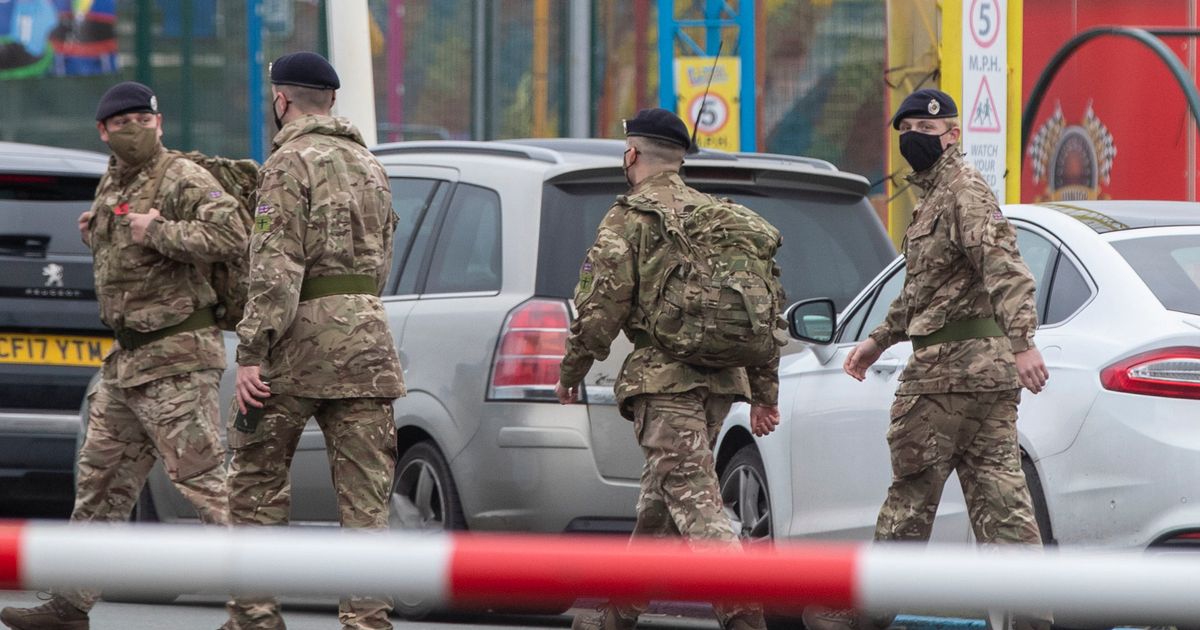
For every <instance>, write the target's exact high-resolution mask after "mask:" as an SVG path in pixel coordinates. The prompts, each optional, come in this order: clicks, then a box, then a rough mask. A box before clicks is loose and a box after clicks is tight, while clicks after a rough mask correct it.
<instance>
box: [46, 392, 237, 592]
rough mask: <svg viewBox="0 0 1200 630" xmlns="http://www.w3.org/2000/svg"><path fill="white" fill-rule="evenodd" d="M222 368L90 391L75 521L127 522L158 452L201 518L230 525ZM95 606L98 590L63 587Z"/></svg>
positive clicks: (76, 495) (73, 513) (77, 483)
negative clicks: (220, 398)
mask: <svg viewBox="0 0 1200 630" xmlns="http://www.w3.org/2000/svg"><path fill="white" fill-rule="evenodd" d="M220 378H221V373H220V371H219V370H199V371H196V372H186V373H184V374H178V375H175V376H167V377H164V378H160V379H156V380H153V381H150V382H149V383H145V384H143V385H138V386H136V387H127V388H121V387H117V386H116V384H115V383H113V382H111V381H107V380H101V381H100V383H99V384H98V386H97V387H96V389H95V390H94V391H93V392H92V393H91V394H90V395H89V396H88V402H89V406H88V427H87V435H86V436H85V438H84V441H83V447H82V448H81V449H80V451H79V474H78V475H77V482H76V490H75V509H74V510H73V511H72V512H71V520H72V521H127V520H129V516H130V514H131V513H132V512H133V508H134V505H135V504H136V503H137V500H138V496H139V495H140V494H141V492H142V487H143V486H144V485H145V483H146V476H147V475H148V474H149V473H150V468H151V467H152V466H153V465H154V461H155V457H156V456H157V458H158V459H160V460H161V461H162V464H163V468H165V469H166V471H167V476H168V477H170V479H171V481H172V482H173V483H174V484H175V487H176V488H178V489H179V491H180V492H181V493H183V496H184V497H186V498H187V499H188V501H190V502H191V504H192V505H193V506H194V507H195V508H196V512H197V513H198V514H199V516H200V520H201V521H203V522H205V523H208V524H215V525H228V524H229V493H228V485H227V483H226V478H225V465H224V464H225V448H224V446H223V445H222V441H221V434H220V422H221V414H220V403H219V402H218V393H217V389H218V382H219V381H220ZM55 594H56V595H59V596H61V597H63V598H65V599H66V600H67V601H69V602H71V604H73V605H74V606H75V607H76V608H79V609H80V610H83V611H88V610H91V608H92V607H93V606H94V605H95V604H96V600H98V599H99V597H100V593H99V592H98V591H94V590H89V589H75V590H63V591H56V593H55Z"/></svg>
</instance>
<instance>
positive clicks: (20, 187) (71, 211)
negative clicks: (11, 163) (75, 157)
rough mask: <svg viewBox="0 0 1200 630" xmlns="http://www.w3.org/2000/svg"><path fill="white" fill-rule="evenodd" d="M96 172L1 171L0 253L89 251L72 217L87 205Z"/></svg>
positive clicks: (95, 181) (76, 216)
mask: <svg viewBox="0 0 1200 630" xmlns="http://www.w3.org/2000/svg"><path fill="white" fill-rule="evenodd" d="M98 182H99V178H98V177H70V176H60V175H41V174H26V173H0V255H3V256H30V257H43V256H45V255H47V254H51V255H53V254H77V255H90V254H91V251H90V250H89V249H88V248H87V246H86V245H84V244H83V241H81V240H80V239H79V228H78V227H76V219H78V218H79V215H80V214H82V213H83V212H84V211H85V210H87V209H88V208H90V207H91V205H92V196H93V195H94V194H95V192H96V185H97V183H98Z"/></svg>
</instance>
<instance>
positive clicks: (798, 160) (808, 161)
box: [733, 151, 838, 171]
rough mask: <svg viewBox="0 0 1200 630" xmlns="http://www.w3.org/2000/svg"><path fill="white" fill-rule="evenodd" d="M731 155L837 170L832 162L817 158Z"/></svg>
mask: <svg viewBox="0 0 1200 630" xmlns="http://www.w3.org/2000/svg"><path fill="white" fill-rule="evenodd" d="M733 155H736V156H737V157H739V158H745V159H748V160H777V161H779V162H788V163H791V164H804V165H805V166H811V167H813V168H819V169H821V170H823V171H836V170H838V167H837V166H834V164H833V162H828V161H826V160H822V159H818V158H811V157H804V156H803V155H784V154H782V153H748V152H745V151H740V152H737V153H734V154H733Z"/></svg>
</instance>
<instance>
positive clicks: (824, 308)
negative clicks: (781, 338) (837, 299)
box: [788, 298, 837, 345]
mask: <svg viewBox="0 0 1200 630" xmlns="http://www.w3.org/2000/svg"><path fill="white" fill-rule="evenodd" d="M788 328H789V330H790V331H791V333H792V337H794V338H796V339H799V340H800V341H807V342H809V343H815V344H819V345H825V344H827V343H831V342H832V341H833V333H834V331H835V330H837V310H836V308H835V307H834V305H833V300H831V299H829V298H814V299H811V300H804V301H802V302H797V303H796V304H795V305H793V306H792V308H791V309H790V310H789V311H788Z"/></svg>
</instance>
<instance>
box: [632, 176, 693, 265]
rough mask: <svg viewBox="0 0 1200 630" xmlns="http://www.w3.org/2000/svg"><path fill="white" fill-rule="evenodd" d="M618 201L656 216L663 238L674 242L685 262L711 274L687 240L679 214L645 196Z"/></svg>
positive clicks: (685, 230) (688, 239)
mask: <svg viewBox="0 0 1200 630" xmlns="http://www.w3.org/2000/svg"><path fill="white" fill-rule="evenodd" d="M618 201H621V202H622V203H624V204H626V205H628V206H630V207H632V208H635V209H637V210H640V211H642V212H647V213H650V214H653V215H655V216H657V217H658V220H659V223H660V225H661V229H662V233H663V237H664V238H665V239H667V240H669V241H672V242H674V243H675V245H677V246H678V247H679V252H680V254H681V255H682V256H683V258H684V259H685V260H686V261H687V262H689V263H691V264H692V265H693V266H694V267H696V268H697V269H700V270H701V271H702V272H704V273H705V274H708V273H711V269H709V266H708V261H707V260H705V259H704V257H703V256H700V255H698V254H697V252H696V247H695V246H694V245H693V244H692V240H691V239H690V238H688V234H687V229H686V228H685V227H684V225H683V218H682V217H680V216H679V213H677V212H675V211H674V210H673V209H672V208H669V207H667V206H666V205H665V204H663V203H662V202H661V201H659V200H657V199H654V198H652V197H648V196H646V195H640V194H639V195H629V196H621V197H618Z"/></svg>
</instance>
